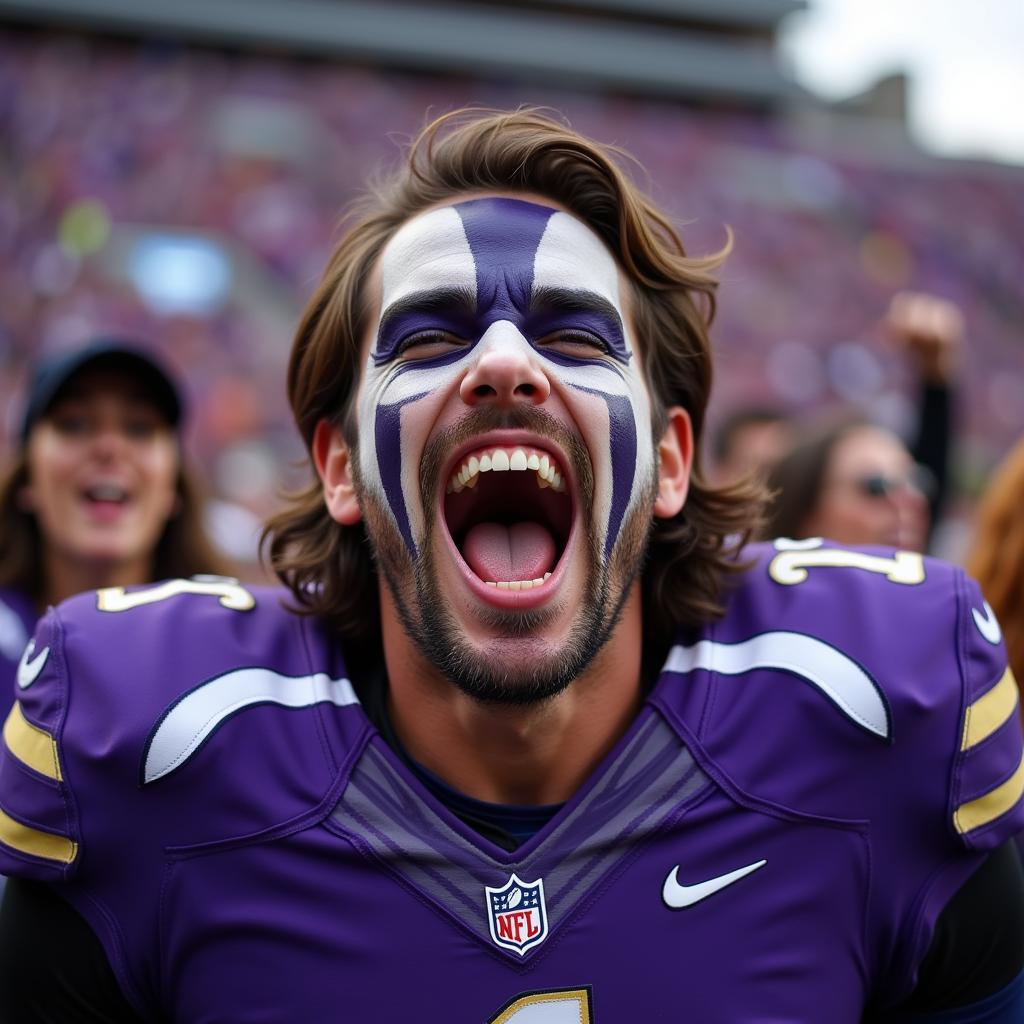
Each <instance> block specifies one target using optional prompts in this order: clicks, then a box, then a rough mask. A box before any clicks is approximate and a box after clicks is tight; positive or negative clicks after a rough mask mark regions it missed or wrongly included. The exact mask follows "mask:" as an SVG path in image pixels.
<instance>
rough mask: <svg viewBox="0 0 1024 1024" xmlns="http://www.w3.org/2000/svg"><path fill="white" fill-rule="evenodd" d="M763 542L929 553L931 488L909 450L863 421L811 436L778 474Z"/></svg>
mask: <svg viewBox="0 0 1024 1024" xmlns="http://www.w3.org/2000/svg"><path fill="white" fill-rule="evenodd" d="M767 484H768V487H769V489H770V491H772V492H773V493H774V498H773V499H772V503H771V505H770V507H769V509H768V519H767V522H766V524H765V529H764V532H763V535H764V536H765V537H767V538H771V537H791V538H793V539H794V540H801V539H804V538H808V537H827V538H828V539H830V540H834V541H838V542H839V543H840V544H881V545H884V546H886V547H894V548H902V549H904V550H907V551H924V549H925V545H926V543H927V538H928V524H929V513H928V497H927V492H928V490H929V482H928V480H927V479H926V474H924V473H922V471H921V468H920V467H919V466H918V465H917V464H916V463H915V462H914V460H913V458H912V457H911V455H910V452H909V451H908V450H907V447H906V445H904V444H903V442H902V441H901V440H900V439H899V438H898V437H897V436H896V435H895V434H893V433H891V432H890V431H888V430H885V429H883V428H882V427H877V426H875V425H874V424H872V423H870V422H869V421H868V420H866V419H863V418H861V417H846V418H843V419H839V420H834V421H832V422H829V423H826V424H824V425H823V426H820V427H818V428H817V429H812V430H811V432H810V433H809V434H807V435H806V436H805V437H804V439H803V440H801V441H797V442H796V443H795V444H794V445H793V446H792V447H791V448H790V449H789V451H788V452H787V453H786V454H785V455H784V456H782V458H781V459H779V460H778V461H777V462H776V463H775V465H774V466H773V467H772V469H771V470H770V472H769V473H768V477H767Z"/></svg>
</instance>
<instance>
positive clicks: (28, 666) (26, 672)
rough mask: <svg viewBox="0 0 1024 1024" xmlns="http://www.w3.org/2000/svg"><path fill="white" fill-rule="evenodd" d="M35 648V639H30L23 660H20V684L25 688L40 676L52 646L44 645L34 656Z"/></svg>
mask: <svg viewBox="0 0 1024 1024" xmlns="http://www.w3.org/2000/svg"><path fill="white" fill-rule="evenodd" d="M35 649H36V642H35V640H29V642H28V647H26V648H25V653H24V654H23V655H22V656H21V661H19V662H18V686H20V687H21V688H22V689H23V690H26V689H28V687H30V686H31V685H32V684H33V683H34V682H35V681H36V680H37V679H38V678H39V673H40V672H42V671H43V666H44V665H45V664H46V659H47V658H48V657H49V656H50V648H49V647H44V648H43V649H42V650H41V651H40V652H39V653H38V654H37V655H36V656H35V657H34V658H33V657H32V653H33V652H34V651H35Z"/></svg>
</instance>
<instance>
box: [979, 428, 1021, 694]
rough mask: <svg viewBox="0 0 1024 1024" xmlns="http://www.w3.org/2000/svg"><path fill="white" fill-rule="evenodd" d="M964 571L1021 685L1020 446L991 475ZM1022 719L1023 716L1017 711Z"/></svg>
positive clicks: (980, 505)
mask: <svg viewBox="0 0 1024 1024" xmlns="http://www.w3.org/2000/svg"><path fill="white" fill-rule="evenodd" d="M967 571H968V572H969V573H970V574H971V575H972V576H973V577H974V578H975V579H976V580H977V581H978V583H979V584H980V585H981V590H982V593H983V594H984V595H985V600H986V601H988V603H989V604H990V605H992V610H993V611H994V612H995V613H996V617H997V618H998V619H999V625H1000V626H1001V627H1002V631H1003V639H1004V640H1005V641H1006V651H1007V654H1008V655H1009V659H1010V668H1011V669H1013V674H1014V675H1015V676H1016V678H1017V683H1018V684H1021V683H1022V682H1024V441H1019V442H1018V443H1017V445H1016V447H1015V448H1013V449H1012V450H1011V451H1010V454H1009V455H1008V456H1007V457H1006V458H1005V459H1004V460H1003V462H1002V463H1001V464H1000V465H999V467H998V468H997V469H996V471H995V473H993V475H992V478H991V480H990V481H989V484H988V488H987V489H986V491H985V495H984V497H983V498H982V499H981V503H980V504H979V506H978V514H977V526H976V529H975V534H974V544H973V546H972V548H971V552H970V556H969V557H968V559H967ZM1022 714H1024V710H1022Z"/></svg>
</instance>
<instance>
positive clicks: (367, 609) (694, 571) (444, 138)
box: [263, 108, 760, 636]
mask: <svg viewBox="0 0 1024 1024" xmlns="http://www.w3.org/2000/svg"><path fill="white" fill-rule="evenodd" d="M628 159H629V158H628V155H627V154H625V153H624V152H623V151H621V150H618V149H616V148H614V147H610V146H604V145H601V144H599V143H596V142H593V141H591V140H589V139H586V138H584V137H583V136H581V135H579V134H577V133H576V132H574V131H573V130H572V129H570V128H569V127H568V126H567V125H566V124H565V123H563V122H561V121H560V120H557V119H556V118H554V117H551V116H549V115H548V114H547V113H546V112H544V111H541V110H538V109H534V108H529V109H520V110H516V111H485V110H476V109H468V110H460V111H456V112H454V113H451V114H448V115H445V116H443V117H440V118H438V119H437V120H435V121H433V122H432V123H431V124H429V125H428V126H427V127H426V128H425V129H424V130H423V132H422V133H421V134H420V135H419V137H418V138H417V139H416V140H415V141H414V142H413V143H412V145H411V147H410V149H409V151H408V154H407V157H406V160H405V162H404V163H403V165H402V167H401V168H400V170H399V171H398V173H397V174H395V175H394V176H393V177H391V178H390V179H389V180H387V181H386V182H384V183H383V184H381V185H379V186H378V187H376V188H375V189H373V190H372V192H371V193H370V195H368V196H367V197H366V198H365V199H364V200H363V201H362V202H361V203H360V204H358V205H357V206H356V207H355V208H354V210H353V220H354V223H353V226H352V227H351V228H350V230H349V231H348V232H347V233H346V234H345V236H344V237H343V238H342V240H341V241H340V243H339V244H338V246H337V247H336V249H335V250H334V253H333V255H332V257H331V260H330V262H329V264H328V266H327V269H326V271H325V273H324V276H323V278H322V280H321V282H320V285H319V287H318V288H317V290H316V292H315V294H314V295H313V297H312V299H311V300H310V302H309V304H308V305H307V307H306V310H305V312H304V314H303V316H302V319H301V321H300V324H299V328H298V331H297V333H296V336H295V340H294V343H293V347H292V353H291V362H290V366H289V371H288V392H289V397H290V400H291V406H292V412H293V414H294V416H295V421H296V423H297V425H298V428H299V431H300V433H301V434H302V437H303V440H304V441H305V443H306V446H307V450H308V449H309V446H310V444H311V441H312V438H313V432H314V430H315V428H316V425H317V423H318V422H319V421H320V420H322V419H326V420H328V421H330V422H331V423H333V424H334V425H335V426H339V427H341V428H342V429H344V430H345V436H346V438H347V439H349V441H350V444H351V439H352V438H354V436H355V432H354V430H353V427H354V424H353V422H352V419H353V409H354V403H355V397H356V392H357V389H358V385H359V378H360V371H361V357H360V353H361V346H362V340H363V338H364V337H365V334H366V332H367V330H368V327H369V324H368V314H369V311H370V305H371V296H370V295H369V294H368V292H369V288H368V280H369V277H370V273H371V271H372V268H373V267H374V264H375V262H376V260H377V258H378V257H379V256H380V254H381V251H382V250H383V249H384V247H385V245H386V244H387V243H388V241H389V240H390V239H391V237H392V236H393V235H394V234H395V232H396V231H397V230H398V229H399V228H400V227H401V226H402V225H403V224H404V223H405V222H406V221H408V220H409V219H410V218H412V217H414V216H416V215H417V214H419V213H421V212H423V211H425V210H427V209H429V208H431V207H433V206H436V205H440V204H444V203H448V202H452V201H455V200H457V199H460V198H462V197H464V196H466V195H471V194H474V193H485V192H521V193H532V194H534V195H539V196H542V197H545V198H547V199H548V200H550V201H552V202H554V203H557V204H559V205H561V206H563V207H564V208H565V209H567V210H568V211H570V212H571V213H573V214H574V215H575V216H576V217H578V218H579V219H580V220H582V221H583V222H584V223H585V224H587V225H589V227H590V228H591V229H592V230H593V231H594V232H595V233H596V234H597V235H599V236H600V237H601V238H602V239H603V240H604V242H605V244H606V245H607V246H608V248H609V249H610V250H611V252H612V253H613V255H614V256H615V257H616V260H617V262H618V264H619V266H620V267H621V268H622V269H623V271H624V272H625V274H626V276H627V277H628V279H629V281H630V282H631V284H632V300H633V302H632V308H633V315H634V320H635V325H636V336H637V337H638V338H639V339H640V344H641V346H642V349H643V356H644V367H645V372H646V375H647V382H648V385H649V387H650V390H651V393H652V397H653V406H654V417H653V418H654V432H655V438H656V439H660V437H661V435H662V433H663V432H664V430H665V427H666V425H667V415H666V412H667V409H668V407H669V406H671V405H680V406H682V407H683V408H685V409H686V410H687V412H688V413H689V414H690V418H691V420H692V422H693V429H694V435H695V442H696V445H697V449H698V454H697V455H696V456H695V459H694V464H693V473H692V478H691V484H690V491H689V496H688V498H687V501H686V505H685V507H684V508H683V510H682V511H681V512H680V513H679V515H677V516H675V517H674V518H672V519H668V520H657V521H656V522H655V525H654V530H653V535H652V538H651V544H650V548H649V552H648V559H647V564H646V567H645V569H644V572H643V580H642V585H643V596H644V602H645V611H646V621H647V623H648V624H649V626H650V627H652V628H653V629H654V630H656V631H657V632H656V635H658V636H663V635H664V634H665V632H666V631H671V630H672V629H674V628H676V627H678V626H680V625H695V624H697V623H699V622H703V621H706V620H708V619H710V618H713V617H715V616H717V615H719V614H721V611H722V604H721V591H722V586H723V582H724V579H725V578H726V577H727V576H728V574H729V573H732V572H735V571H737V569H738V563H737V560H736V557H735V552H736V550H737V549H738V547H739V546H740V545H741V544H742V543H743V542H744V541H745V540H746V539H747V538H748V537H749V535H750V533H751V531H752V530H753V529H755V528H756V525H757V523H758V520H759V515H760V492H759V491H758V490H757V489H756V488H755V487H754V485H752V484H749V483H744V484H740V485H736V486H732V487H728V488H719V489H716V488H713V487H711V486H709V485H708V484H707V482H706V481H705V479H704V473H703V469H702V467H701V460H700V457H699V442H700V438H701V435H702V432H703V425H704V415H705V410H706V407H707V402H708V397H709V393H710V390H711V377H712V360H711V349H710V343H709V340H708V327H709V325H710V323H711V321H712V319H713V317H714V313H715V289H716V286H717V282H716V280H715V278H714V276H713V274H714V271H715V270H716V269H717V268H718V267H719V266H720V264H721V263H722V261H723V260H724V258H725V256H726V255H727V254H728V251H729V249H730V248H731V237H730V238H729V239H728V240H727V242H726V245H725V247H724V248H723V249H722V251H721V252H718V253H715V254H713V255H711V256H708V257H704V258H699V259H694V258H691V257H688V256H687V255H686V252H685V250H684V249H683V245H682V243H681V241H680V240H679V237H678V235H677V234H676V232H675V230H674V229H673V227H672V225H671V224H670V222H669V221H668V219H667V218H666V216H665V215H664V214H662V213H661V212H660V211H659V210H658V209H656V208H655V206H654V205H653V203H652V202H651V201H650V200H649V199H648V198H647V197H646V196H645V195H644V194H643V193H642V192H641V191H640V190H639V189H638V188H637V187H636V185H635V184H633V182H632V181H631V180H630V179H629V177H628V176H627V175H626V174H625V172H624V171H623V169H622V166H621V164H622V163H623V162H625V161H626V160H628ZM263 550H264V552H265V555H266V556H267V558H268V560H269V563H270V565H271V567H272V568H273V570H274V571H275V572H276V573H277V575H278V576H279V577H280V579H281V580H282V581H283V582H284V583H285V584H286V585H287V586H288V587H289V588H290V589H291V591H292V592H293V594H294V595H295V598H296V600H297V602H298V605H299V607H300V609H301V610H305V611H308V612H309V613H312V614H317V615H321V616H325V617H326V618H327V619H329V620H330V621H331V622H332V624H333V625H334V626H335V627H336V628H337V629H339V630H340V631H341V632H342V633H343V634H347V635H350V636H359V635H364V634H366V632H367V631H368V630H369V629H371V628H372V627H373V625H374V623H375V621H376V615H377V601H376V600H375V599H373V600H371V599H370V598H369V597H368V588H369V587H371V586H375V584H376V579H375V575H374V566H373V562H372V558H371V552H370V549H369V544H368V540H367V537H366V534H365V532H364V530H363V528H362V527H361V526H355V527H344V526H340V525H339V524H337V523H336V522H334V521H333V520H332V519H331V518H330V516H329V515H328V514H327V510H326V508H325V506H324V501H323V497H322V492H321V487H320V483H319V481H318V480H316V479H314V480H312V481H311V482H310V484H309V486H308V487H307V488H306V489H305V490H304V491H303V492H301V493H298V494H295V495H292V496H291V503H290V507H288V508H287V509H286V510H285V511H283V512H282V513H280V514H279V515H277V516H275V517H274V518H273V519H271V520H270V522H269V523H268V524H267V527H266V529H265V531H264V535H263Z"/></svg>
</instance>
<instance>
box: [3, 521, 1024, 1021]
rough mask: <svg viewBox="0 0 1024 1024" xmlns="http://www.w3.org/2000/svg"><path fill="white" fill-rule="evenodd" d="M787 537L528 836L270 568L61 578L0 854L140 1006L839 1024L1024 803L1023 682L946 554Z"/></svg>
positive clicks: (1005, 832) (914, 960) (871, 992)
mask: <svg viewBox="0 0 1024 1024" xmlns="http://www.w3.org/2000/svg"><path fill="white" fill-rule="evenodd" d="M777 545H778V546H763V547H759V548H757V549H753V550H752V551H751V552H750V554H751V557H752V558H753V559H755V561H754V564H753V565H752V568H751V569H750V570H749V571H748V572H746V573H745V574H744V576H743V578H742V580H741V581H740V582H739V583H737V584H736V586H735V588H734V589H733V590H732V591H730V595H729V605H728V612H727V614H726V616H725V617H724V618H722V619H721V620H719V621H718V622H716V623H714V624H713V625H709V626H708V627H707V628H705V629H704V630H703V631H702V632H701V633H700V634H699V635H696V636H692V637H690V636H688V637H687V638H686V642H680V643H678V644H677V645H676V646H674V647H673V648H672V649H671V651H670V653H669V655H668V658H667V661H666V663H665V666H664V669H663V670H662V672H661V674H660V676H659V678H658V681H657V683H656V685H655V687H654V689H653V690H652V692H651V693H650V695H649V698H648V700H647V702H646V704H645V705H644V707H643V709H642V711H641V712H640V714H639V715H638V716H637V718H636V720H635V721H634V722H633V724H632V725H631V727H630V728H629V729H628V731H627V732H626V734H625V735H624V736H623V737H622V738H621V739H620V741H619V742H618V743H617V744H616V746H615V747H614V749H612V750H611V751H610V752H609V753H608V755H607V756H606V757H605V758H604V759H603V761H602V762H601V763H600V764H599V765H598V767H597V768H596V769H595V771H594V772H593V774H592V776H591V777H590V779H589V780H588V781H587V783H586V784H585V785H584V786H583V787H582V788H581V789H580V791H579V792H578V793H576V794H575V796H574V797H573V798H572V799H571V800H570V801H569V802H568V803H567V804H566V805H565V806H564V807H563V808H562V809H561V810H560V811H559V812H558V813H557V814H556V815H555V817H554V818H553V819H552V820H551V821H550V822H549V823H548V824H547V825H546V826H545V827H544V828H543V829H542V830H541V831H540V832H539V833H537V834H536V835H535V836H534V837H533V838H532V839H531V840H529V841H528V842H527V843H525V844H524V845H523V846H521V847H520V848H519V849H517V850H515V851H514V852H511V853H509V852H507V851H505V850H502V849H500V848H498V847H497V846H494V845H492V844H491V843H490V842H489V841H488V840H486V839H484V838H482V837H481V836H480V835H478V834H477V833H475V832H474V831H472V830H471V829H469V828H468V827H467V826H466V825H464V824H463V823H462V822H461V821H459V820H458V819H457V818H456V817H455V816H454V815H453V814H452V813H450V812H449V811H448V810H447V809H446V808H445V807H444V806H442V805H441V804H440V803H439V802H438V801H437V800H436V799H435V798H434V796H433V795H431V794H430V793H429V792H428V791H427V790H426V789H425V788H424V787H423V785H422V784H421V783H420V781H419V780H418V779H417V777H416V776H415V775H414V774H413V773H411V772H410V771H409V769H408V768H407V767H406V766H405V764H404V763H403V761H402V760H401V759H400V758H399V757H397V756H396V755H395V754H394V752H393V751H392V750H391V749H390V748H389V747H388V746H387V745H386V744H385V743H384V742H383V740H382V739H381V737H380V736H379V735H378V733H377V732H376V730H375V729H374V728H373V726H372V725H371V724H370V722H369V721H368V720H367V718H366V716H365V714H364V713H363V711H362V708H361V706H360V704H359V703H358V700H357V699H356V695H355V693H354V691H353V689H352V687H351V685H350V683H349V680H348V679H347V677H346V670H345V665H344V653H343V651H342V650H341V649H340V647H339V645H338V644H337V642H336V641H335V640H334V639H332V638H331V637H330V636H329V635H327V634H326V633H325V632H323V630H322V629H321V627H320V626H319V625H318V624H317V622H316V621H315V620H310V619H306V618H302V617H299V616H295V615H293V614H291V613H290V612H288V611H287V610H286V609H285V608H284V607H283V606H282V598H283V596H284V595H283V593H282V592H281V591H277V590H273V589H253V590H246V589H244V588H242V587H241V586H239V585H238V584H236V583H233V582H229V581H224V580H211V579H208V578H202V579H197V580H192V581H172V582H168V583H163V584H159V585H157V586H154V587H148V588H143V589H139V590H131V591H128V592H127V593H126V592H125V591H123V590H120V589H113V590H108V591H100V592H99V593H98V594H92V595H83V596H79V597H77V598H74V599H72V600H71V601H70V602H67V603H66V604H65V605H63V606H61V608H59V609H58V610H57V611H55V612H51V613H50V614H48V615H47V617H46V618H45V619H44V620H43V621H42V622H41V623H40V625H39V627H38V629H37V632H36V636H35V639H34V645H33V647H32V655H31V659H32V660H31V664H32V665H33V671H34V672H36V673H37V674H36V676H35V678H34V679H33V681H32V682H31V683H30V685H28V686H27V687H25V688H24V689H23V690H22V691H21V694H20V701H19V705H18V706H17V707H16V709H15V713H14V714H13V715H12V719H11V721H13V722H14V727H13V728H9V729H7V730H5V748H4V752H3V760H2V762H0V806H2V813H0V870H3V871H4V872H6V873H8V874H12V875H22V876H25V877H31V878H38V879H45V880H49V881H53V882H56V883H59V885H60V888H61V891H62V893H63V894H64V895H65V896H66V898H67V899H68V900H69V901H70V902H71V903H72V904H73V905H74V906H75V907H76V908H77V909H78V910H79V911H80V912H81V913H82V914H83V915H84V916H85V917H86V919H87V920H88V921H89V922H90V924H91V926H92V928H93V930H94V931H95V932H96V934H97V935H98V936H99V938H100V940H101V941H102V943H103V945H104V947H105V949H106V951H107V954H108V956H109V959H110V962H111V964H112V966H113V968H114V970H115V972H116V974H117V977H118V979H119V982H120V984H121V986H122V988H123V990H124V992H125V994H126V996H127V997H128V998H129V999H130V1001H131V1002H132V1003H133V1004H134V1005H135V1006H136V1007H137V1008H138V1009H139V1011H140V1012H141V1013H142V1014H143V1015H144V1016H146V1017H156V1016H157V1015H158V1012H159V1011H162V1013H163V1015H164V1016H165V1017H166V1016H169V1017H171V1018H172V1019H175V1020H187V1021H189V1022H193V1024H207V1022H214V1021H220V1022H224V1021H231V1022H236V1024H244V1022H257V1021H260V1022H266V1021H285V1020H288V1021H299V1020H304V1021H305V1020H308V1021H323V1020H345V1021H347V1020H351V1021H360V1022H362V1021H402V1020H408V1019H414V1020H419V1021H439V1022H440V1021H443V1022H452V1021H460V1022H461V1021H465V1022H471V1024H491V1022H495V1024H496V1022H515V1024H563V1022H565V1024H569V1022H572V1024H580V1022H588V1021H589V1022H594V1021H596V1022H598V1024H608V1022H621V1021H633V1020H635V1021H643V1020H647V1019H664V1020H692V1021H701V1022H702V1024H707V1022H717V1021H722V1022H732V1021H736V1020H739V1019H742V1020H743V1021H745V1022H752V1021H763V1022H768V1021H771V1022H784V1021H792V1022H807V1021H813V1020H825V1019H827V1020H829V1021H837V1022H841V1024H842V1022H849V1024H854V1022H856V1021H858V1020H859V1019H860V1017H861V1012H862V1010H863V1008H864V1006H865V1004H866V1003H867V1002H868V1000H869V999H871V1000H878V1001H880V1002H882V1003H885V1002H896V1001H898V1000H899V999H901V998H902V997H903V996H904V995H905V994H906V993H907V992H908V991H909V990H910V989H911V988H912V987H913V985H914V983H915V977H916V971H917V968H918V965H919V963H920V961H921V958H922V956H923V955H924V952H925V951H926V949H927V947H928V943H929V940H930V936H931V931H932V928H933V925H934V922H935V919H936V917H937V916H938V914H939V912H940V911H941V909H942V908H943V906H944V905H945V904H946V902H947V901H948V900H949V898H950V896H951V894H952V893H953V892H954V891H955V890H956V889H957V888H958V887H959V886H960V885H962V884H963V882H964V881H965V880H966V879H967V878H968V877H969V876H970V874H971V873H972V872H973V871H974V870H975V869H976V868H977V866H978V865H979V864H980V863H981V861H982V859H983V858H984V856H985V853H986V851H987V850H989V849H990V848H992V847H993V846H995V845H997V844H1000V843H1002V842H1003V841H1005V839H1006V838H1008V837H1009V836H1010V835H1012V834H1014V833H1015V832H1017V831H1018V830H1019V829H1020V828H1021V827H1022V825H1024V802H1022V800H1021V796H1022V792H1024V768H1022V761H1021V756H1022V742H1021V733H1020V727H1019V724H1018V717H1017V700H1016V687H1015V684H1014V681H1013V678H1012V676H1011V675H1010V674H1009V673H1008V671H1007V669H1006V659H1005V653H1004V649H1003V647H1002V644H1001V640H1000V635H999V627H998V625H997V624H996V622H995V620H994V618H993V616H992V615H991V612H990V610H989V609H988V607H987V606H986V605H985V603H984V602H983V600H982V598H981V595H980V593H979V591H978V589H977V587H976V586H975V585H974V584H973V583H972V582H970V581H969V580H967V579H966V578H965V577H964V576H963V574H962V573H961V572H960V571H959V570H956V569H954V568H953V567H950V566H947V565H945V564H942V563H939V562H935V561H931V560H926V559H922V558H920V556H916V555H908V554H906V553H897V554H894V553H893V552H892V551H883V550H881V549H878V550H872V551H853V550H850V549H844V548H838V547H832V546H829V547H826V546H824V545H822V544H820V543H819V544H817V545H813V544H808V543H807V542H804V543H803V544H802V545H794V544H791V543H787V542H781V541H780V542H777Z"/></svg>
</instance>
